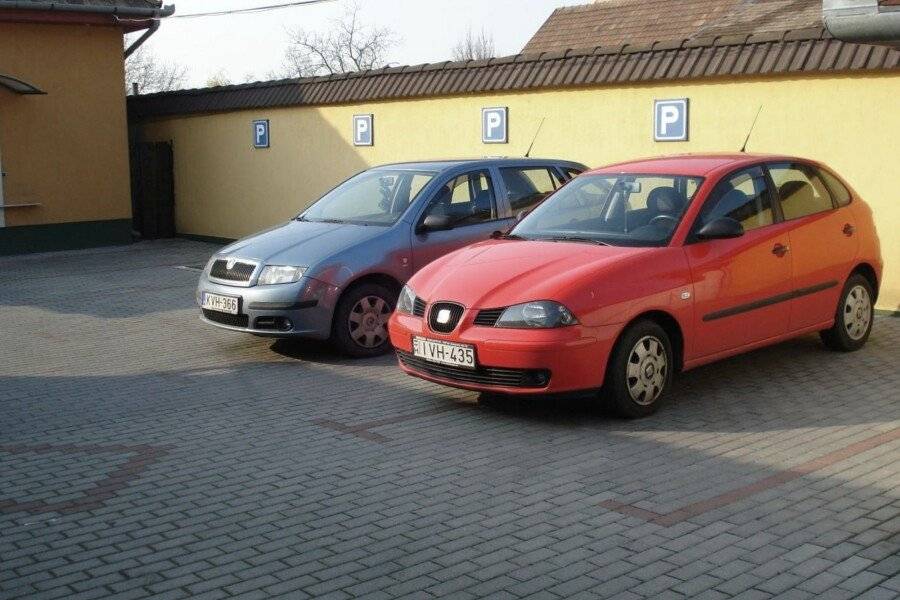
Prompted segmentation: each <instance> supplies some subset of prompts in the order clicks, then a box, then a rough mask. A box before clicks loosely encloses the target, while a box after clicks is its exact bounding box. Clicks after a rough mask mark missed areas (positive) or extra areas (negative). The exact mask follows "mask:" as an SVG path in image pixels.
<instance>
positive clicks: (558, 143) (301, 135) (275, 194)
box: [142, 73, 900, 310]
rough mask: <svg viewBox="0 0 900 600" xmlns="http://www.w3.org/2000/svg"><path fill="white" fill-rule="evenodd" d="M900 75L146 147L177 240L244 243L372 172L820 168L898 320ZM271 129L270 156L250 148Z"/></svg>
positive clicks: (401, 105) (407, 116)
mask: <svg viewBox="0 0 900 600" xmlns="http://www.w3.org/2000/svg"><path fill="white" fill-rule="evenodd" d="M684 97H687V98H689V99H690V140H689V141H687V142H654V141H653V131H652V111H653V100H654V99H663V98H684ZM898 99H900V75H898V74H896V73H893V74H889V73H888V74H865V75H857V74H847V75H830V76H822V77H816V76H803V77H796V78H771V77H769V78H741V79H718V80H703V81H688V82H661V83H653V84H646V85H638V86H615V87H602V88H581V89H567V90H550V91H531V92H516V93H509V94H477V95H469V96H461V97H449V98H429V99H420V100H400V101H390V102H372V103H367V104H361V105H346V106H324V107H290V108H277V109H262V110H247V111H236V112H228V113H221V114H210V115H192V116H180V117H172V118H164V119H158V120H155V121H151V122H148V123H145V124H144V125H143V127H142V136H143V138H144V140H145V141H167V140H171V141H172V142H173V148H174V155H175V195H176V227H177V230H178V231H179V232H180V233H188V234H197V235H206V236H217V237H228V238H235V237H240V236H243V235H246V234H249V233H252V232H253V231H256V230H259V229H262V228H264V227H268V226H270V225H272V224H274V223H277V222H279V221H282V220H285V219H287V218H289V217H291V216H292V215H294V214H296V213H297V212H298V211H300V210H301V209H302V208H304V207H305V206H307V205H308V204H309V203H310V202H312V201H313V200H315V199H316V198H317V197H318V196H319V195H320V194H321V193H323V192H324V191H326V190H327V189H329V188H330V187H332V186H333V185H335V184H336V183H338V182H339V181H341V180H343V179H344V178H346V177H348V176H349V175H351V174H353V173H355V172H357V171H360V170H362V169H365V168H367V167H369V166H372V165H377V164H382V163H386V162H393V161H405V160H418V159H429V158H447V157H467V156H486V155H498V154H500V155H510V156H515V155H522V154H523V153H524V152H525V150H526V149H527V148H528V145H529V143H530V142H531V139H532V136H533V135H534V133H535V130H536V129H537V127H538V124H539V123H540V121H541V119H542V118H544V117H546V122H545V123H544V126H543V129H542V131H541V133H540V135H539V137H538V139H537V142H536V143H535V146H534V150H533V152H532V155H533V156H547V157H555V158H566V159H572V160H577V161H580V162H583V163H585V164H587V165H590V166H598V165H602V164H608V163H611V162H616V161H622V160H627V159H631V158H636V157H642V156H654V155H659V154H673V153H683V152H709V151H736V150H738V149H739V148H740V146H741V144H742V143H743V140H744V137H745V136H746V134H747V130H748V128H749V126H750V123H751V122H752V120H753V117H754V115H755V113H756V111H757V110H758V109H759V107H760V106H761V105H762V106H763V110H762V113H761V115H760V117H759V121H758V123H757V125H756V129H755V131H754V133H753V136H752V138H751V141H750V144H749V147H748V149H749V150H750V151H759V152H776V153H785V154H794V155H799V156H804V157H809V158H813V159H816V160H821V161H823V162H825V163H827V164H829V165H830V166H832V167H833V168H834V169H835V170H837V171H838V172H839V173H841V174H842V175H843V176H844V177H845V178H846V179H847V180H848V181H849V182H850V183H851V184H852V185H853V186H854V187H855V188H856V189H857V191H858V192H859V193H860V194H861V195H862V196H863V197H864V198H865V199H866V200H867V201H868V202H869V203H870V204H871V205H872V207H873V209H874V211H875V215H876V219H877V224H878V230H879V233H880V236H881V241H882V252H883V255H884V259H885V263H886V268H885V276H884V282H883V286H882V295H881V298H880V300H879V303H878V304H879V308H883V309H889V310H900V185H898V176H900V100H898ZM498 105H500V106H508V107H509V144H506V145H486V144H483V143H482V142H481V130H480V111H481V108H482V107H487V106H498ZM358 113H373V114H374V115H375V146H374V147H354V146H353V145H352V143H351V119H352V115H354V114H358ZM254 119H269V120H270V122H271V148H269V149H261V150H260V149H253V148H252V136H251V133H252V129H251V122H252V121H253V120H254Z"/></svg>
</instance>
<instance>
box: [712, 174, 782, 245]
mask: <svg viewBox="0 0 900 600" xmlns="http://www.w3.org/2000/svg"><path fill="white" fill-rule="evenodd" d="M721 217H729V218H731V219H734V220H735V221H737V222H739V223H740V224H741V225H742V226H743V227H744V231H750V230H752V229H757V228H759V227H765V226H766V225H771V224H772V223H774V222H775V214H774V212H773V211H772V194H771V192H770V190H769V186H768V183H767V181H766V177H765V175H764V174H763V170H762V169H761V168H760V167H751V168H749V169H743V170H741V171H738V172H736V173H732V174H731V175H728V176H727V177H726V178H725V179H723V180H722V181H720V182H719V183H718V185H716V187H715V189H714V190H713V191H712V194H710V197H709V199H708V200H707V201H706V204H704V205H703V210H702V211H701V212H700V216H699V217H698V218H697V223H696V224H695V226H694V231H697V230H698V229H700V228H701V227H703V226H704V225H706V224H707V223H709V222H711V221H713V220H715V219H718V218H721Z"/></svg>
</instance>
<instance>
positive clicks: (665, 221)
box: [647, 215, 678, 229]
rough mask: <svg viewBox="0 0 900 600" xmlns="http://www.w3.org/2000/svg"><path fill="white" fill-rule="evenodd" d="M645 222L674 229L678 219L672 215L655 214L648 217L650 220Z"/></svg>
mask: <svg viewBox="0 0 900 600" xmlns="http://www.w3.org/2000/svg"><path fill="white" fill-rule="evenodd" d="M647 224H648V225H655V226H657V227H665V228H670V229H674V228H675V226H676V225H678V219H677V218H676V217H673V216H672V215H656V216H655V217H653V218H652V219H650V222H649V223H647Z"/></svg>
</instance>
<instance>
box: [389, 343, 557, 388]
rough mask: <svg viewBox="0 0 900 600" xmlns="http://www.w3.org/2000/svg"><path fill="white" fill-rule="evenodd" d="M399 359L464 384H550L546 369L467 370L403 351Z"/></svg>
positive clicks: (405, 363) (526, 386)
mask: <svg viewBox="0 0 900 600" xmlns="http://www.w3.org/2000/svg"><path fill="white" fill-rule="evenodd" d="M397 357H398V358H399V359H400V362H401V363H403V364H404V365H406V366H407V367H409V368H410V369H413V370H415V371H420V372H422V373H426V374H428V375H432V376H434V377H440V378H441V379H448V380H451V381H459V382H462V383H477V384H481V385H496V386H502V387H519V388H542V387H546V386H547V384H548V383H550V371H547V370H545V369H504V368H500V367H478V368H476V369H466V368H464V367H454V366H451V365H442V364H438V363H433V362H429V361H427V360H425V359H424V358H419V357H418V356H414V355H412V354H410V353H409V352H404V351H402V350H397Z"/></svg>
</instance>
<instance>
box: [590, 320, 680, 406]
mask: <svg viewBox="0 0 900 600" xmlns="http://www.w3.org/2000/svg"><path fill="white" fill-rule="evenodd" d="M639 343H640V348H638V344H639ZM641 352H644V353H646V355H645V356H644V357H643V358H641V357H640V354H641ZM674 358H675V357H674V355H673V353H672V343H671V341H670V340H669V336H668V334H667V333H666V331H665V330H664V329H663V328H662V327H660V326H659V324H658V323H656V322H655V321H651V320H649V319H646V320H641V321H637V322H636V323H634V324H632V325H630V326H629V327H628V329H626V330H625V331H624V332H623V333H622V335H621V336H620V337H619V341H618V342H616V346H615V348H613V352H612V356H610V360H609V366H608V367H607V370H606V378H605V383H604V385H603V394H604V395H605V396H606V399H607V401H608V403H609V404H610V406H611V408H612V409H613V410H615V411H616V413H618V414H619V415H621V416H623V417H625V418H628V419H636V418H639V417H646V416H648V415H651V414H653V413H654V412H656V411H657V410H658V409H659V407H660V405H661V404H662V402H663V400H664V399H665V395H666V392H667V391H668V389H669V388H670V387H671V384H672V374H673V371H674V366H675V360H674ZM635 360H637V362H635ZM631 365H634V366H631ZM630 366H631V372H629V367H630ZM635 371H638V373H636V372H635Z"/></svg>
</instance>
